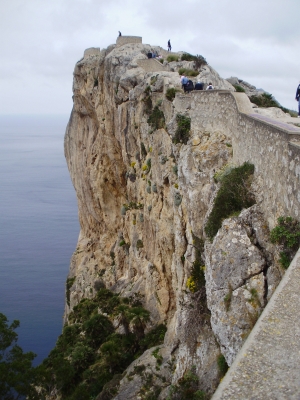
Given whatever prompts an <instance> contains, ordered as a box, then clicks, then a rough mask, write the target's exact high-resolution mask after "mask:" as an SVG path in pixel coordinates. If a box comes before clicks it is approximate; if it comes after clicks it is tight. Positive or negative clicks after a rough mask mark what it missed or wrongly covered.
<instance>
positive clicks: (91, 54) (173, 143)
mask: <svg viewBox="0 0 300 400" xmlns="http://www.w3.org/2000/svg"><path fill="white" fill-rule="evenodd" d="M149 52H155V53H158V54H161V55H162V56H163V57H165V58H166V56H167V54H166V53H167V52H166V51H165V50H163V49H161V48H159V47H157V46H150V45H145V44H142V43H140V42H135V43H126V42H125V44H122V43H121V44H119V45H117V46H115V45H112V46H109V47H108V48H107V49H102V50H101V51H100V50H99V49H91V50H89V51H86V53H85V56H84V58H83V59H82V60H80V61H79V62H78V63H77V64H76V66H75V70H74V82H73V93H74V96H73V101H74V106H73V110H72V113H71V116H70V120H69V123H68V126H67V129H66V135H65V156H66V160H67V163H68V168H69V171H70V175H71V178H72V182H73V185H74V188H75V190H76V194H77V199H78V212H79V221H80V228H81V230H80V235H79V239H78V243H77V247H76V250H75V252H74V254H73V256H72V259H71V265H70V273H69V277H68V281H67V301H66V310H65V321H66V323H67V324H68V323H70V321H69V320H68V318H69V315H70V312H71V311H72V310H74V307H76V306H77V305H78V304H79V303H80V301H81V300H82V299H85V298H87V299H92V298H94V296H95V295H96V293H97V292H98V291H99V289H101V288H106V289H109V290H110V291H112V292H113V293H118V294H119V296H121V297H123V298H133V297H135V298H138V299H139V301H140V303H141V304H142V306H143V307H144V308H145V309H146V310H147V311H148V312H149V315H150V318H149V320H148V321H147V323H146V324H145V327H144V332H145V333H146V332H148V331H150V330H151V329H152V328H153V327H155V326H158V325H159V324H164V325H165V326H166V329H167V330H166V335H165V337H164V342H163V344H161V345H160V346H158V347H155V348H152V349H149V350H147V351H145V352H144V353H143V354H141V355H140V356H139V358H137V359H136V360H135V361H134V362H133V363H132V364H131V365H130V366H129V368H128V369H127V370H125V371H124V373H123V375H122V376H120V377H119V378H118V379H117V381H116V382H115V383H114V388H115V391H114V392H113V393H114V394H113V395H111V397H104V394H102V395H101V394H99V396H98V397H97V398H98V399H104V398H115V399H119V400H120V399H127V400H128V399H137V398H149V399H150V397H147V396H150V395H155V396H156V397H157V398H158V399H166V398H171V399H173V398H174V399H175V398H184V397H178V396H181V395H180V393H183V392H182V390H183V389H182V387H183V386H184V384H185V382H186V380H187V376H192V377H193V378H192V379H191V382H192V383H191V384H190V386H193V385H194V386H195V390H194V392H195V393H196V391H197V390H198V391H199V393H200V391H201V393H203V396H204V395H205V396H210V395H212V393H213V392H214V391H215V389H216V387H217V385H218V383H219V381H220V378H221V377H222V375H223V374H224V370H222V368H221V367H220V365H221V364H222V362H223V365H226V364H228V365H229V366H230V365H231V364H232V362H233V361H234V359H235V357H236V355H237V353H238V351H239V350H240V348H241V347H242V345H243V343H244V342H245V340H246V338H247V336H248V334H249V333H250V331H251V329H252V328H253V326H254V324H255V322H256V320H257V318H258V317H259V315H260V313H261V311H262V310H263V308H264V307H265V305H266V304H267V302H268V300H269V298H270V297H271V295H272V293H273V292H274V290H275V288H276V286H277V285H278V283H279V281H280V279H281V276H282V274H283V272H282V269H281V268H280V267H279V264H278V261H277V259H278V254H277V252H276V251H277V250H276V248H275V246H274V245H273V244H271V243H270V240H269V227H272V221H273V222H274V220H275V218H276V217H277V216H278V215H279V213H280V211H281V210H282V209H283V207H281V208H280V207H279V208H278V210H275V211H274V210H273V211H272V213H271V212H269V213H268V211H267V210H268V206H266V204H265V199H262V193H263V189H264V188H263V186H264V183H263V182H262V179H263V178H262V177H261V175H260V173H259V172H260V171H258V172H257V171H256V169H255V168H254V167H253V169H252V170H251V168H250V169H249V170H247V171H248V172H247V174H248V175H245V176H246V178H245V180H244V181H243V183H244V185H243V187H244V188H245V187H246V189H245V191H244V192H243V190H244V189H240V188H241V186H238V185H237V186H236V187H235V188H234V189H232V190H233V192H234V191H236V192H237V193H243V196H244V197H245V199H244V200H245V201H246V202H245V203H241V204H243V206H242V207H241V210H242V209H243V211H242V212H240V211H241V210H240V211H239V212H237V213H236V214H235V215H233V216H229V217H228V218H225V219H224V220H222V221H220V226H219V227H218V228H217V229H216V232H215V233H214V234H210V232H209V231H208V230H207V229H205V227H206V226H208V222H209V221H210V219H209V218H210V215H211V213H212V211H213V209H214V204H215V200H216V197H217V195H218V193H219V189H220V188H221V187H222V184H223V183H224V182H225V181H226V179H227V178H226V179H225V177H226V176H229V177H230V176H233V175H230V174H231V173H232V171H236V170H237V168H238V167H240V166H241V165H242V163H243V161H245V160H242V159H241V158H242V157H240V156H239V155H236V154H235V149H236V144H237V138H236V134H235V131H234V129H233V122H234V121H235V119H234V118H237V117H232V116H230V115H229V114H228V113H227V111H226V113H227V114H226V113H225V114H224V115H222V121H223V122H222V121H221V120H219V119H218V118H219V117H218V116H216V118H215V120H214V121H213V122H212V123H207V122H205V121H206V113H209V106H210V104H213V102H214V101H220V100H218V99H219V98H221V97H222V96H223V97H222V98H223V99H225V96H229V97H228V98H229V99H234V97H233V95H232V94H231V93H232V92H233V91H234V89H233V87H232V86H231V85H230V83H229V82H227V81H226V80H224V79H222V78H221V77H220V76H219V75H218V74H217V72H216V71H214V70H213V68H212V67H210V66H209V65H207V64H206V63H203V64H202V65H196V63H195V61H182V60H181V55H182V53H180V54H178V55H177V61H176V60H175V61H170V62H167V61H166V60H165V59H164V60H165V61H163V62H162V63H160V62H159V61H158V60H156V59H148V58H147V54H148V53H149ZM175 59H176V55H175ZM180 68H185V69H188V70H194V71H197V76H196V77H195V79H198V78H199V79H200V80H201V81H203V82H204V83H206V84H207V83H208V82H209V81H212V82H213V83H214V87H215V90H214V91H213V92H214V93H209V94H208V93H206V92H205V93H204V92H203V93H201V92H199V93H196V92H194V93H193V94H184V93H183V92H182V88H181V84H180V75H179V73H178V71H179V70H180ZM219 94H220V96H219ZM201 96H202V97H201ZM216 96H219V97H218V98H217V97H216ZM230 96H231V97H230ZM244 96H245V95H244ZM200 97H201V99H200ZM215 99H217V100H215ZM200 101H202V105H203V107H202V108H201V111H199V108H198V107H197V105H198V103H199V102H200ZM230 101H231V100H230ZM230 101H227V103H226V104H228V106H229V107H232V108H234V107H236V105H235V103H234V100H232V101H233V103H232V106H231V103H230ZM245 101H246V102H247V101H248V100H245ZM234 115H235V114H234ZM220 121H221V122H220ZM225 121H226V122H225ZM226 124H227V125H226ZM223 125H224V127H225V125H226V126H227V128H226V129H225V128H224V129H223V128H222V126H223ZM229 125H231V126H232V131H231V130H230V129H228V126H229ZM245 151H246V150H245ZM246 160H247V161H249V163H248V164H249V165H251V162H252V160H251V156H249V157H248V158H247V159H246ZM248 164H247V165H248ZM232 179H233V178H232ZM227 180H228V179H227ZM242 200H243V199H242ZM244 200H243V201H244ZM245 204H247V206H245ZM270 215H272V218H271V217H270ZM99 312H101V310H100V311H99ZM113 325H114V328H115V330H116V332H118V333H121V334H123V333H124V331H122V321H121V320H120V318H119V319H118V318H115V319H114V320H113ZM129 329H131V328H130V326H129ZM138 371H140V373H139V372H138ZM141 371H142V372H141ZM188 374H190V375H188ZM147 377H148V386H147V384H146V383H145V382H147ZM149 377H151V379H150V378H149ZM149 379H150V381H149ZM149 382H150V383H149ZM195 382H196V383H195ZM194 392H193V393H194ZM101 396H102V397H101ZM168 396H169V397H168ZM172 396H173V397H172ZM176 396H177V397H176ZM182 396H183V395H182ZM151 398H152V397H151ZM195 398H196V397H195ZM203 398H204V397H203Z"/></svg>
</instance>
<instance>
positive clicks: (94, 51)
mask: <svg viewBox="0 0 300 400" xmlns="http://www.w3.org/2000/svg"><path fill="white" fill-rule="evenodd" d="M91 56H99V57H100V47H90V48H89V49H86V50H84V55H83V57H84V58H88V57H91Z"/></svg>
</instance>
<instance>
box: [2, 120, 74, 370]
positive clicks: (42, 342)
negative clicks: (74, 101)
mask: <svg viewBox="0 0 300 400" xmlns="http://www.w3.org/2000/svg"><path fill="white" fill-rule="evenodd" d="M67 122H68V116H51V117H49V116H46V117H45V116H0V312H2V313H4V314H5V315H6V316H7V317H8V319H9V320H10V321H12V320H13V319H18V320H20V323H21V327H20V328H18V330H17V332H18V334H19V341H18V343H19V344H20V345H21V347H22V348H23V350H24V351H29V350H31V351H34V352H35V353H37V355H38V356H37V358H36V360H35V364H38V363H40V362H41V361H42V360H43V358H45V357H46V356H47V355H48V353H49V351H50V350H51V349H52V348H53V347H54V345H55V342H56V339H57V337H58V335H59V334H60V333H61V330H62V315H63V311H64V290H65V281H66V277H67V273H68V268H69V262H70V257H71V255H72V252H73V251H74V249H75V247H76V242H77V238H78V233H79V224H78V217H77V202H76V197H75V191H74V188H73V186H72V183H71V180H70V177H69V173H68V169H67V165H66V161H65V158H64V153H63V139H64V132H65V127H66V125H67Z"/></svg>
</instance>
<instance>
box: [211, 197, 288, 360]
mask: <svg viewBox="0 0 300 400" xmlns="http://www.w3.org/2000/svg"><path fill="white" fill-rule="evenodd" d="M272 247H273V246H272V245H271V244H270V243H269V232H268V228H267V226H266V223H265V221H264V218H263V215H262V213H261V212H260V211H259V208H258V206H256V205H254V206H252V207H251V208H249V209H247V210H244V211H243V212H242V213H241V214H240V215H239V216H238V217H233V218H229V219H226V220H225V221H224V222H223V224H222V228H221V229H220V230H219V232H218V234H217V236H216V237H215V239H214V241H213V243H212V245H211V246H209V251H208V253H207V259H206V261H207V262H206V290H207V301H208V307H209V309H210V310H211V323H212V329H213V331H214V333H215V334H216V336H217V338H218V341H219V343H220V345H221V350H222V353H223V354H224V356H225V358H226V361H227V363H228V365H231V364H232V362H233V360H234V358H235V357H236V355H237V353H238V351H239V350H240V348H241V347H242V344H243V343H244V341H245V339H246V338H247V335H248V334H249V333H250V331H251V329H252V328H253V326H254V324H255V322H256V320H257V318H258V317H259V315H260V313H261V311H262V309H263V308H264V306H265V304H266V301H267V299H268V298H269V297H270V295H271V294H272V292H273V290H274V287H276V286H277V285H278V283H279V281H280V279H281V274H280V271H279V269H278V268H277V267H276V264H275V262H274V259H273V255H272V254H274V252H275V251H274V248H272Z"/></svg>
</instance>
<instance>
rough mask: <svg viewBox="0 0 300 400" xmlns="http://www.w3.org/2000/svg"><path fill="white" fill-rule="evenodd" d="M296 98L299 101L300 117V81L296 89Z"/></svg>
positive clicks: (299, 115)
mask: <svg viewBox="0 0 300 400" xmlns="http://www.w3.org/2000/svg"><path fill="white" fill-rule="evenodd" d="M296 100H297V101H298V118H300V82H299V85H298V87H297V90H296Z"/></svg>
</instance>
